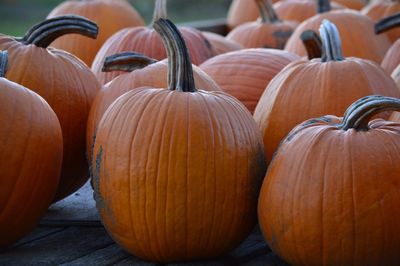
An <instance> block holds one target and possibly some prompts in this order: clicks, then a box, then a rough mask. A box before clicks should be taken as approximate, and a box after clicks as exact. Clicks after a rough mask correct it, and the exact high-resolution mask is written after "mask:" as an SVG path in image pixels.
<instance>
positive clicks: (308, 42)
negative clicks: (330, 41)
mask: <svg viewBox="0 0 400 266" xmlns="http://www.w3.org/2000/svg"><path fill="white" fill-rule="evenodd" d="M300 39H301V41H302V42H303V44H304V47H305V48H306V50H307V55H308V59H310V60H311V59H314V58H321V57H322V40H321V38H320V37H319V36H318V34H317V33H316V32H315V31H313V30H306V31H304V32H303V33H302V34H301V35H300Z"/></svg>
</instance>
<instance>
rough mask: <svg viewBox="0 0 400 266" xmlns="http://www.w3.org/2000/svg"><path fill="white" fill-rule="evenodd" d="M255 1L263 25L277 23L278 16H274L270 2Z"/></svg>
mask: <svg viewBox="0 0 400 266" xmlns="http://www.w3.org/2000/svg"><path fill="white" fill-rule="evenodd" d="M255 1H256V3H257V5H258V9H259V10H260V17H261V21H262V22H263V23H275V22H278V21H279V18H278V15H277V14H276V12H275V10H274V7H273V6H272V4H271V1H270V0H255Z"/></svg>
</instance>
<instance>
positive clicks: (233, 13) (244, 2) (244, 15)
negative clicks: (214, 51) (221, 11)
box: [227, 0, 276, 30]
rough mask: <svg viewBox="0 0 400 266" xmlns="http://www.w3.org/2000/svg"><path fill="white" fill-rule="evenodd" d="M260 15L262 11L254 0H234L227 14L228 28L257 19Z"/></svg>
mask: <svg viewBox="0 0 400 266" xmlns="http://www.w3.org/2000/svg"><path fill="white" fill-rule="evenodd" d="M275 2H276V1H275ZM259 16H260V11H259V9H258V6H257V4H256V2H254V1H253V0H232V3H231V5H230V7H229V11H228V16H227V24H228V28H229V29H231V30H232V29H233V28H236V27H237V26H239V25H241V24H243V23H246V22H251V21H255V20H257V18H258V17H259Z"/></svg>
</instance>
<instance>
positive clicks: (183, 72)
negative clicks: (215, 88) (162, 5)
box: [153, 18, 197, 92]
mask: <svg viewBox="0 0 400 266" xmlns="http://www.w3.org/2000/svg"><path fill="white" fill-rule="evenodd" d="M153 27H154V29H155V30H156V31H157V32H158V34H159V35H160V36H161V39H162V40H163V43H164V46H165V47H166V50H167V54H168V89H169V90H176V91H182V92H196V91H197V89H196V87H195V83H194V78H193V67H192V62H191V60H190V55H189V52H188V50H187V47H186V44H185V41H184V39H183V37H182V35H181V33H180V32H179V30H178V28H177V27H176V26H175V24H174V23H172V22H171V21H170V20H168V19H162V18H161V19H159V20H157V21H155V22H154V24H153Z"/></svg>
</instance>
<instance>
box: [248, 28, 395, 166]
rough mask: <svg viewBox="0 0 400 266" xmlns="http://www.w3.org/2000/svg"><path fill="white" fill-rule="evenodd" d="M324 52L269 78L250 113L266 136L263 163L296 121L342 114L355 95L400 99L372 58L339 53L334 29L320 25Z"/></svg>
mask: <svg viewBox="0 0 400 266" xmlns="http://www.w3.org/2000/svg"><path fill="white" fill-rule="evenodd" d="M320 36H321V39H322V43H323V57H322V58H318V59H313V60H310V61H308V60H306V61H296V62H293V63H291V64H289V65H288V66H286V67H285V68H284V69H283V70H282V71H281V72H280V73H279V74H278V75H276V76H275V77H274V79H272V80H271V82H270V83H269V85H268V87H267V89H266V90H265V92H264V94H263V95H262V96H261V99H260V101H259V102H258V105H257V107H256V110H255V112H254V119H255V120H256V122H257V124H258V125H259V128H260V130H261V132H262V135H263V138H264V147H265V156H266V158H267V163H269V162H270V161H271V159H272V156H273V154H274V152H275V151H276V149H277V148H278V146H279V143H280V142H281V141H282V140H283V139H284V137H285V136H286V135H287V134H288V133H289V132H290V131H291V130H292V128H293V127H295V126H296V125H298V124H299V123H301V122H303V121H305V120H307V119H310V118H312V117H319V116H322V115H324V114H334V115H338V116H341V115H343V112H344V111H345V110H346V108H347V107H348V106H349V105H350V104H351V103H352V102H354V101H355V100H357V99H359V98H361V97H363V96H367V95H371V94H381V95H387V96H391V97H399V98H400V90H399V89H398V88H397V86H396V84H395V83H394V81H393V79H392V78H391V77H390V76H389V75H388V74H386V72H385V71H384V70H383V69H382V68H381V67H380V66H379V65H377V64H376V63H374V62H372V61H369V60H364V59H361V58H355V57H347V58H344V57H343V55H342V49H341V41H340V36H339V33H338V30H337V28H336V27H335V25H334V24H332V23H331V22H329V21H328V20H324V21H323V23H322V26H321V34H320Z"/></svg>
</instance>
